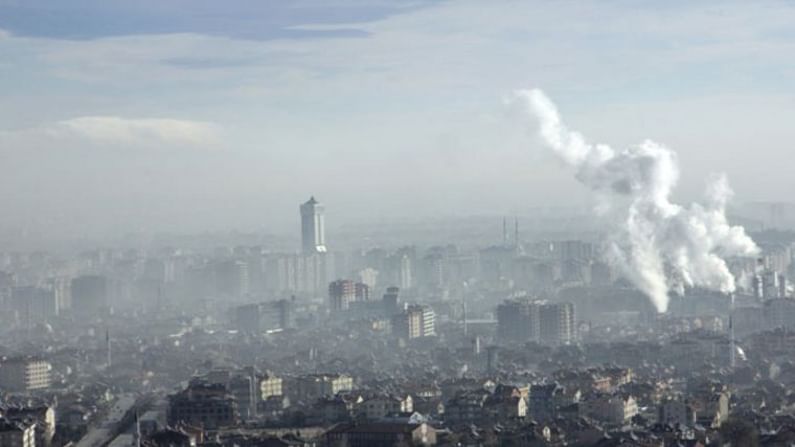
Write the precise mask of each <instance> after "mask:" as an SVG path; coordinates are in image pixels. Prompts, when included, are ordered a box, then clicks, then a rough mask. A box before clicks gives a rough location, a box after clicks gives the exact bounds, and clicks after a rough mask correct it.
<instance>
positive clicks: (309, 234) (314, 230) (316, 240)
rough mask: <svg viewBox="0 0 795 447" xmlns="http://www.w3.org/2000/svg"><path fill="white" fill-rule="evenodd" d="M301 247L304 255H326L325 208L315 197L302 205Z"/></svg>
mask: <svg viewBox="0 0 795 447" xmlns="http://www.w3.org/2000/svg"><path fill="white" fill-rule="evenodd" d="M300 209H301V246H302V248H303V251H304V253H306V254H310V253H325V252H326V234H325V222H324V215H323V214H324V211H325V208H324V207H323V205H321V204H320V203H319V202H318V201H317V200H315V197H314V196H313V197H310V198H309V200H308V201H307V202H306V203H304V204H303V205H301V208H300Z"/></svg>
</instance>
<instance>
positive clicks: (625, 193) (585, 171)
mask: <svg viewBox="0 0 795 447" xmlns="http://www.w3.org/2000/svg"><path fill="white" fill-rule="evenodd" d="M510 102H511V103H512V105H514V106H519V107H520V108H521V109H522V110H523V111H524V112H525V113H527V114H528V115H529V116H531V117H535V118H536V119H537V120H538V121H539V123H540V130H539V133H540V137H541V139H542V140H543V142H544V143H545V145H546V146H548V147H549V148H551V149H552V150H553V151H554V152H555V154H556V155H557V156H558V157H559V158H560V159H561V160H562V161H563V162H564V163H565V164H566V165H568V166H570V167H571V168H573V169H574V170H575V175H576V178H577V180H578V181H579V182H580V183H582V184H584V185H585V186H587V187H589V188H591V189H592V190H593V191H595V192H596V193H597V194H598V196H599V198H600V199H601V200H602V201H603V204H604V206H605V207H606V209H610V210H611V211H613V212H614V213H615V214H616V215H617V216H618V217H617V219H618V221H617V222H616V225H615V227H614V228H615V229H614V231H612V232H611V234H610V235H609V238H608V240H607V251H606V252H607V256H608V260H609V261H610V262H611V263H612V265H614V266H615V267H617V268H618V269H619V270H620V271H621V272H622V273H623V274H624V276H626V277H627V278H628V279H629V280H630V281H631V282H632V283H633V284H635V286H636V287H638V288H639V289H640V290H641V291H642V292H643V293H645V294H646V295H647V296H648V297H649V299H650V300H651V302H652V304H654V306H655V307H656V308H657V311H659V312H665V311H666V310H667V308H668V300H669V292H670V291H674V292H677V293H679V294H681V293H683V292H684V288H685V287H693V286H699V287H704V288H707V289H710V290H716V291H720V292H724V293H730V292H733V291H734V290H735V280H734V276H732V274H731V273H730V272H729V268H728V267H727V265H726V261H725V260H724V258H726V257H733V256H753V255H755V254H757V253H758V251H759V249H758V247H757V246H756V244H755V243H754V241H753V240H751V238H750V237H749V236H748V235H747V234H746V233H745V230H744V229H743V228H742V227H740V226H732V225H729V223H728V221H727V219H726V213H725V209H726V203H727V202H728V200H729V199H730V198H731V196H732V191H731V189H730V188H729V184H728V182H727V180H726V177H725V176H723V175H716V176H714V177H713V178H711V179H709V181H708V185H707V190H706V194H705V198H704V201H703V204H699V203H693V204H691V205H690V206H689V207H685V206H681V205H678V204H676V203H672V202H671V200H670V196H671V192H672V190H673V188H674V186H676V183H677V181H678V179H679V166H678V161H677V156H676V153H675V152H673V151H672V150H670V149H669V148H667V147H665V146H663V145H661V144H658V143H656V142H653V141H651V140H646V141H643V142H642V143H641V144H639V145H638V146H634V147H630V148H628V149H624V150H621V151H618V150H615V149H613V148H611V147H610V146H607V145H604V144H595V145H594V144H590V143H588V142H587V141H586V140H585V138H584V137H583V136H582V135H581V134H579V133H578V132H575V131H571V130H569V129H567V128H566V126H565V125H564V124H563V122H562V121H561V118H560V114H559V113H558V110H557V107H556V106H555V104H554V103H552V101H550V99H549V98H548V97H547V96H546V95H545V94H544V93H543V92H542V91H540V90H537V89H533V90H520V91H517V92H515V94H514V96H513V98H512V99H511V101H510Z"/></svg>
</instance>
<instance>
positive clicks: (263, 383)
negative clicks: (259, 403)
mask: <svg viewBox="0 0 795 447" xmlns="http://www.w3.org/2000/svg"><path fill="white" fill-rule="evenodd" d="M259 389H260V399H261V400H268V398H271V397H278V396H281V395H283V394H284V390H283V389H282V379H281V377H276V376H272V375H265V376H264V377H262V378H261V379H260V382H259Z"/></svg>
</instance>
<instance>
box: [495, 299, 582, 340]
mask: <svg viewBox="0 0 795 447" xmlns="http://www.w3.org/2000/svg"><path fill="white" fill-rule="evenodd" d="M576 334H577V328H576V316H575V312H574V305H573V304H572V303H549V302H546V301H533V300H530V299H518V300H506V301H505V302H503V303H502V304H500V305H499V306H497V338H498V339H499V340H500V341H502V342H518V343H524V342H538V343H544V344H550V345H559V344H568V343H572V342H574V341H575V340H576Z"/></svg>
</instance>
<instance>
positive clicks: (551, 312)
mask: <svg viewBox="0 0 795 447" xmlns="http://www.w3.org/2000/svg"><path fill="white" fill-rule="evenodd" d="M538 315H539V322H540V325H539V335H540V341H541V343H544V344H549V345H565V344H569V343H572V342H574V341H575V339H576V334H577V327H576V319H575V315H574V304H572V303H544V304H541V305H540V306H539V312H538Z"/></svg>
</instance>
